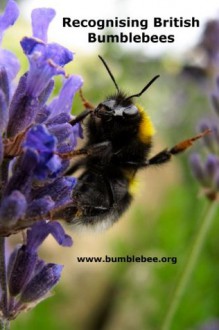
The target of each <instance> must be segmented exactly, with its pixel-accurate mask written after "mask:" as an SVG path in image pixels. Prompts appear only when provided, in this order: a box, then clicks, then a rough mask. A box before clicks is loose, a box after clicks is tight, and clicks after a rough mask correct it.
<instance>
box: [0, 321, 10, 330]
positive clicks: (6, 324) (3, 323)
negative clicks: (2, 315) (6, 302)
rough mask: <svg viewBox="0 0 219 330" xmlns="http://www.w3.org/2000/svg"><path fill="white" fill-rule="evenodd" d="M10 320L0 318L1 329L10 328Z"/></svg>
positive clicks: (7, 329) (6, 329)
mask: <svg viewBox="0 0 219 330" xmlns="http://www.w3.org/2000/svg"><path fill="white" fill-rule="evenodd" d="M9 329H10V322H9V321H8V320H0V330H9Z"/></svg>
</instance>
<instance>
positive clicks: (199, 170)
mask: <svg viewBox="0 0 219 330" xmlns="http://www.w3.org/2000/svg"><path fill="white" fill-rule="evenodd" d="M211 98H212V104H213V107H214V110H215V114H216V116H215V117H214V118H212V119H210V118H208V119H205V120H202V122H201V123H200V130H201V131H205V130H206V129H210V130H211V134H209V135H206V136H204V137H203V141H204V143H205V146H206V149H207V152H208V154H207V157H206V158H205V160H202V158H201V156H200V155H199V154H196V153H193V154H192V155H191V158H190V164H191V168H192V171H193V174H194V176H195V178H196V179H197V181H198V182H199V183H200V185H201V186H202V187H203V192H204V194H205V195H206V197H207V198H208V199H210V200H215V199H218V192H219V118H218V115H219V113H218V104H219V84H217V86H216V91H215V92H214V93H213V94H212V97H211Z"/></svg>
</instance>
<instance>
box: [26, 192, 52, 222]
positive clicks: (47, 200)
mask: <svg viewBox="0 0 219 330" xmlns="http://www.w3.org/2000/svg"><path fill="white" fill-rule="evenodd" d="M54 204H55V203H54V201H53V200H52V199H51V197H50V196H44V197H43V198H39V199H35V200H33V201H32V202H30V203H29V205H28V208H27V211H26V218H35V217H39V215H40V216H41V217H43V216H44V217H47V216H48V213H49V211H50V210H51V209H52V208H53V206H54Z"/></svg>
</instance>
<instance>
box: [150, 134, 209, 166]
mask: <svg viewBox="0 0 219 330" xmlns="http://www.w3.org/2000/svg"><path fill="white" fill-rule="evenodd" d="M210 132H211V130H209V129H207V130H205V131H204V132H202V133H201V134H199V135H196V136H194V137H192V138H191V139H187V140H184V141H182V142H179V143H177V144H176V145H175V146H173V147H172V148H170V149H165V150H163V151H161V152H159V153H158V154H157V155H155V156H154V157H152V158H150V159H149V160H148V161H146V162H145V165H144V166H150V165H159V164H164V163H166V162H168V161H169V160H170V158H171V157H172V155H177V154H179V153H181V152H183V151H185V150H186V149H187V148H189V147H191V145H192V144H193V142H195V141H196V140H198V139H200V138H202V137H203V136H205V135H206V134H209V133H210Z"/></svg>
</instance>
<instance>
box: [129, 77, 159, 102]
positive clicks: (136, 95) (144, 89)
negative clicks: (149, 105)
mask: <svg viewBox="0 0 219 330" xmlns="http://www.w3.org/2000/svg"><path fill="white" fill-rule="evenodd" d="M159 77H160V75H157V76H155V77H154V78H152V79H151V80H150V81H149V83H147V85H146V86H145V87H144V88H143V89H142V91H140V93H138V94H134V95H131V96H128V97H127V98H126V99H125V100H129V99H131V98H133V97H139V96H141V95H142V94H143V93H144V92H145V91H146V90H147V89H148V88H149V87H150V86H151V85H152V84H153V83H154V81H155V80H157V78H159Z"/></svg>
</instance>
